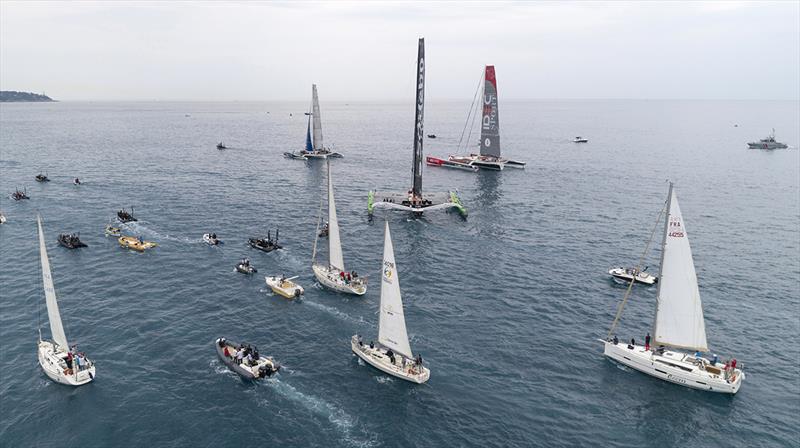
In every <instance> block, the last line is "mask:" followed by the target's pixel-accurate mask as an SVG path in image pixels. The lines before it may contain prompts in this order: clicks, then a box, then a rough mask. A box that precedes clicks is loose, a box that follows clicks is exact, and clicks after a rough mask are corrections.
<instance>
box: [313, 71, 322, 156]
mask: <svg viewBox="0 0 800 448" xmlns="http://www.w3.org/2000/svg"><path fill="white" fill-rule="evenodd" d="M311 100H312V105H311V115H312V119H313V120H312V121H313V122H314V127H313V132H314V151H321V150H322V116H321V115H320V112H319V97H318V96H317V85H316V84H312V85H311Z"/></svg>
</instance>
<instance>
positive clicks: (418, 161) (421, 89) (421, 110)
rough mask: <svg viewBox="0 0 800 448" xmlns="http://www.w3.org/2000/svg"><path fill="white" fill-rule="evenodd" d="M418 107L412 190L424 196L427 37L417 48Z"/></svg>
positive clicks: (415, 120) (416, 194) (415, 121)
mask: <svg viewBox="0 0 800 448" xmlns="http://www.w3.org/2000/svg"><path fill="white" fill-rule="evenodd" d="M416 93H417V95H416V98H417V107H416V114H415V119H414V123H415V126H414V167H413V172H414V183H413V184H412V187H411V192H412V193H413V194H414V196H417V197H419V196H422V142H423V136H424V134H423V121H424V115H425V38H424V37H421V38H420V39H419V47H418V49H417V91H416Z"/></svg>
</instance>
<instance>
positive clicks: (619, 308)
mask: <svg viewBox="0 0 800 448" xmlns="http://www.w3.org/2000/svg"><path fill="white" fill-rule="evenodd" d="M667 200H669V199H667ZM666 208H667V202H666V201H664V206H663V207H661V211H659V212H658V218H656V222H655V224H653V230H652V231H651V232H650V239H649V240H648V241H647V245H645V248H644V252H642V256H641V257H639V262H638V263H637V264H636V267H635V269H636V272H641V270H640V268H641V266H642V263H643V261H644V258H645V257H646V256H647V253H648V251H649V250H650V244H651V243H652V242H653V237H654V236H655V234H656V230H657V229H658V223H659V222H661V215H662V214H663V213H664V210H665V209H666ZM634 283H636V277H635V276H634V277H633V278H632V279H631V284H630V285H628V290H627V291H625V296H624V297H623V298H622V302H620V303H619V306H617V314H616V316H614V322H613V323H612V324H611V328H610V329H609V330H608V334H607V335H606V340H609V338H610V337H611V334H612V333H614V330H615V329H616V328H617V324H618V323H619V318H620V317H621V316H622V310H623V309H624V308H625V303H626V302H627V301H628V298H629V297H630V295H631V291H632V290H633V284H634Z"/></svg>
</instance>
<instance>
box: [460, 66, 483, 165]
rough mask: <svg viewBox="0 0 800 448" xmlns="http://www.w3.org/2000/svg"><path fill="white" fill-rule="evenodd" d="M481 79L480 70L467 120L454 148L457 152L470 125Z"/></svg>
mask: <svg viewBox="0 0 800 448" xmlns="http://www.w3.org/2000/svg"><path fill="white" fill-rule="evenodd" d="M481 81H483V71H481V76H480V78H478V86H477V87H476V88H475V95H473V96H472V103H471V104H470V105H469V111H468V112H467V121H466V122H464V129H462V130H461V137H459V139H458V146H457V147H456V150H457V151H459V152H460V151H461V142H462V141H463V140H464V132H465V131H466V130H467V126H470V117H472V111H473V110H475V100H476V99H477V98H478V92H479V91H480V90H481ZM476 115H477V114H476ZM470 133H472V127H470ZM467 141H469V137H467ZM465 149H466V147H465Z"/></svg>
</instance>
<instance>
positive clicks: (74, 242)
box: [58, 233, 87, 249]
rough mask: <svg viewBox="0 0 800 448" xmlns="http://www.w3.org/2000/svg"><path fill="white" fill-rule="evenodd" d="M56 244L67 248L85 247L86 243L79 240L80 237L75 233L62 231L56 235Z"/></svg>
mask: <svg viewBox="0 0 800 448" xmlns="http://www.w3.org/2000/svg"><path fill="white" fill-rule="evenodd" d="M58 244H60V245H62V246H64V247H66V248H67V249H77V248H79V247H87V246H86V243H84V242H83V241H81V238H80V236H79V235H78V234H77V233H62V234H60V235H58Z"/></svg>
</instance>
